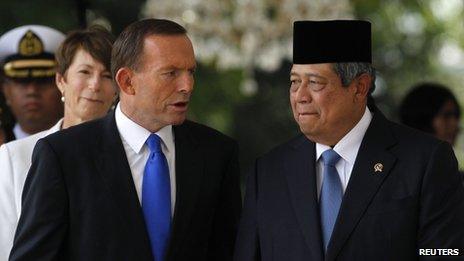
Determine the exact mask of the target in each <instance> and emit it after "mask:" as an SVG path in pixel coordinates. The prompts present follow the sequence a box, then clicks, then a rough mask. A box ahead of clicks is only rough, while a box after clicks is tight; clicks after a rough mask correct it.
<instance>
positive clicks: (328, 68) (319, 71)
mask: <svg viewBox="0 0 464 261" xmlns="http://www.w3.org/2000/svg"><path fill="white" fill-rule="evenodd" d="M333 66H334V64H333V63H315V64H293V65H292V68H291V70H290V76H310V75H315V76H317V75H320V76H333V75H334V74H335V71H334V67H333Z"/></svg>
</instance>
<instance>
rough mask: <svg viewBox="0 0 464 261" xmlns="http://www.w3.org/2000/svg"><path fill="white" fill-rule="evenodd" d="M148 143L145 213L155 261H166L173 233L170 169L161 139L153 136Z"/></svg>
mask: <svg viewBox="0 0 464 261" xmlns="http://www.w3.org/2000/svg"><path fill="white" fill-rule="evenodd" d="M146 143H147V145H148V148H149V149H150V156H149V157H148V160H147V163H146V165H145V171H144V172H143V183H142V210H143V215H144V217H145V224H146V225H147V231H148V236H149V238H150V244H151V251H152V253H153V256H154V257H155V260H156V261H163V260H165V258H166V251H167V246H168V242H169V235H170V233H171V185H170V181H169V167H168V163H167V161H166V157H165V156H164V154H163V151H162V150H161V139H160V137H158V136H157V135H156V134H151V135H150V137H148V139H147V142H146Z"/></svg>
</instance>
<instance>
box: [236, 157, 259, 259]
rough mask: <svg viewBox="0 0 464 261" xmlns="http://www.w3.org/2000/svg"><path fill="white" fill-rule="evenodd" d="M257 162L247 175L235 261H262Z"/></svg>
mask: <svg viewBox="0 0 464 261" xmlns="http://www.w3.org/2000/svg"><path fill="white" fill-rule="evenodd" d="M257 162H258V161H256V164H255V166H254V167H253V168H252V169H251V171H249V173H248V175H247V182H246V190H245V200H244V203H243V213H242V217H241V219H240V225H239V229H238V234H237V242H236V244H235V253H234V260H235V261H258V260H261V258H260V252H259V235H258V222H257V218H258V217H257V212H258V211H257V200H258V198H257V194H258V188H257V180H256V179H257V165H258V163H257Z"/></svg>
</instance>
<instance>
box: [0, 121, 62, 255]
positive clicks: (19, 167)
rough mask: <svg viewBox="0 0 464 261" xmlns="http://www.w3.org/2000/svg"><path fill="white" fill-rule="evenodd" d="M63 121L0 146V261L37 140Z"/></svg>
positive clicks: (7, 251)
mask: <svg viewBox="0 0 464 261" xmlns="http://www.w3.org/2000/svg"><path fill="white" fill-rule="evenodd" d="M62 122H63V120H62V119H61V120H59V121H58V123H56V124H55V126H53V127H52V128H50V129H48V130H45V131H42V132H39V133H36V134H34V135H31V136H29V137H26V138H22V139H19V140H14V141H11V142H8V143H5V144H3V145H2V146H1V147H0V261H3V260H8V256H9V254H10V250H11V247H12V246H13V239H14V233H15V231H16V226H17V224H18V219H19V216H20V214H21V197H22V192H23V187H24V183H25V181H26V177H27V173H28V171H29V168H30V167H31V163H32V151H33V150H34V146H35V144H36V143H37V141H38V140H39V139H41V138H43V137H45V136H47V135H49V134H52V133H54V132H57V131H59V130H60V129H61V124H62Z"/></svg>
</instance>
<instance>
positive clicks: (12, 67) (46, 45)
mask: <svg viewBox="0 0 464 261" xmlns="http://www.w3.org/2000/svg"><path fill="white" fill-rule="evenodd" d="M64 37H65V36H64V34H63V33H61V32H59V31H57V30H55V29H53V28H50V27H47V26H41V25H25V26H20V27H17V28H15V29H13V30H10V31H8V32H6V33H5V34H4V35H2V37H0V63H1V65H2V70H3V76H4V79H3V84H2V87H3V93H4V95H5V102H6V104H7V105H8V107H9V108H10V109H11V111H12V113H13V115H14V117H15V119H16V124H15V125H14V126H13V129H12V132H13V134H14V139H21V138H24V137H27V136H29V135H31V134H34V133H37V132H40V131H43V130H47V129H49V128H50V127H52V126H53V125H54V124H55V123H56V122H57V121H58V120H59V119H60V118H61V117H62V116H63V105H62V104H61V102H60V92H59V90H58V89H57V88H56V85H55V79H54V78H55V67H56V62H55V57H54V52H55V51H56V49H57V48H58V46H59V44H60V43H61V42H62V41H63V39H64ZM10 139H11V138H10ZM10 139H9V140H10Z"/></svg>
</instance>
